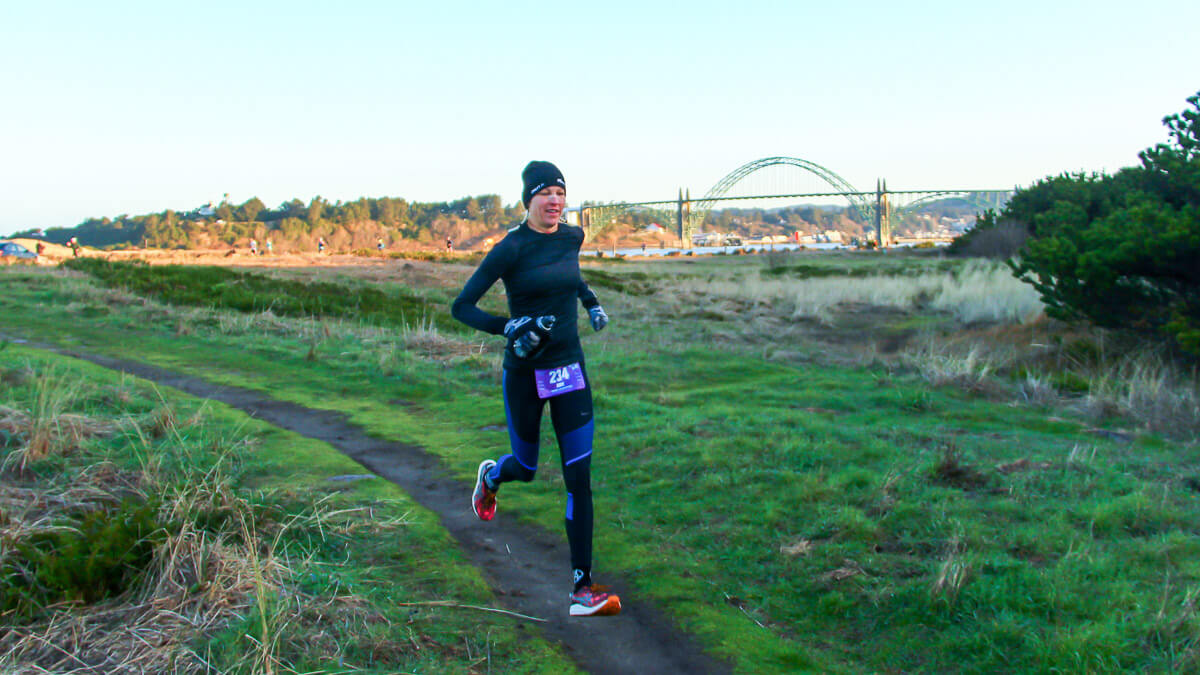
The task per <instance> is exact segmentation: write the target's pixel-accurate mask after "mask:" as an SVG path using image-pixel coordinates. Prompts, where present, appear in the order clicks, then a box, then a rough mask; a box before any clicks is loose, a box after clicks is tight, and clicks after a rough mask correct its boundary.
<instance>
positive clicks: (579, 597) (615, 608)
mask: <svg viewBox="0 0 1200 675" xmlns="http://www.w3.org/2000/svg"><path fill="white" fill-rule="evenodd" d="M620 613H621V598H619V597H617V596H616V595H615V594H613V593H609V592H608V586H600V585H597V584H592V585H591V586H584V587H582V588H580V589H579V590H577V591H575V592H574V593H572V594H571V616H613V615H615V614H620Z"/></svg>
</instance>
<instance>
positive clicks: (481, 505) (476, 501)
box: [471, 459, 496, 520]
mask: <svg viewBox="0 0 1200 675" xmlns="http://www.w3.org/2000/svg"><path fill="white" fill-rule="evenodd" d="M494 466H496V462H495V461H494V460H490V459H485V460H483V461H482V462H480V463H479V472H478V473H476V474H475V491H474V492H472V493H471V510H472V511H474V512H475V515H477V516H479V519H480V520H491V519H492V518H495V517H496V491H495V490H490V489H488V486H487V481H485V480H484V479H483V477H484V476H485V475H487V473H488V472H489V471H491V470H492V467H494Z"/></svg>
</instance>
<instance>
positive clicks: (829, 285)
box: [676, 262, 1042, 325]
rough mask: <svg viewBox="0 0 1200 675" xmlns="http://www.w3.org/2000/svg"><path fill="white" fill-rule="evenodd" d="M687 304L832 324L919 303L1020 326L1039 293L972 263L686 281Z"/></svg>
mask: <svg viewBox="0 0 1200 675" xmlns="http://www.w3.org/2000/svg"><path fill="white" fill-rule="evenodd" d="M676 288H677V289H678V290H679V291H680V292H682V293H684V294H685V295H686V297H687V298H688V302H690V303H693V304H697V305H708V304H710V303H719V302H722V301H726V302H733V303H737V304H740V305H742V306H745V307H749V308H764V309H767V310H769V311H770V312H771V313H773V314H776V315H783V316H789V317H790V318H792V319H815V320H817V321H820V322H822V323H826V324H829V325H832V324H833V323H834V321H835V318H836V310H837V309H838V308H839V307H845V306H850V305H865V306H871V307H888V308H895V309H902V310H908V309H914V308H918V307H920V306H923V305H928V306H929V307H931V308H933V309H936V310H939V311H943V312H947V313H949V314H952V315H953V316H955V317H956V318H957V319H958V320H960V321H962V322H964V323H973V322H981V321H988V322H1008V323H1012V322H1024V321H1028V320H1031V319H1032V318H1034V317H1036V316H1037V315H1038V314H1040V313H1041V310H1042V305H1041V301H1040V300H1039V298H1038V295H1037V292H1036V291H1034V290H1033V288H1032V287H1030V286H1029V285H1028V284H1025V283H1023V282H1021V281H1019V280H1017V279H1015V278H1014V277H1013V276H1012V273H1011V272H1010V271H1009V270H1008V268H1007V267H1004V266H1003V265H999V264H996V263H991V262H972V263H970V264H968V265H966V266H965V267H964V268H963V269H962V270H960V271H959V273H958V274H950V273H948V272H927V273H924V274H920V275H916V276H876V277H862V278H858V277H822V278H811V279H786V278H785V279H742V278H716V277H714V278H710V279H698V278H692V279H685V280H682V281H680V282H678V284H677V285H676Z"/></svg>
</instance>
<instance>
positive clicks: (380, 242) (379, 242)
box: [375, 237, 383, 253]
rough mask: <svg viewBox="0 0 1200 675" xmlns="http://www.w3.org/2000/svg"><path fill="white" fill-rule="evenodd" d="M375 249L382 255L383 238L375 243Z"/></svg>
mask: <svg viewBox="0 0 1200 675" xmlns="http://www.w3.org/2000/svg"><path fill="white" fill-rule="evenodd" d="M375 248H377V249H379V252H380V253H383V237H380V238H379V241H377V242H375Z"/></svg>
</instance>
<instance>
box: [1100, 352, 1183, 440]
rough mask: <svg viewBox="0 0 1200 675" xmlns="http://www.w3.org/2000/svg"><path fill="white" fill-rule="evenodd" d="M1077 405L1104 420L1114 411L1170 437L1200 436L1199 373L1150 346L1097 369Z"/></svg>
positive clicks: (1150, 429) (1145, 427) (1149, 429)
mask: <svg viewBox="0 0 1200 675" xmlns="http://www.w3.org/2000/svg"><path fill="white" fill-rule="evenodd" d="M1080 407H1081V409H1082V410H1083V411H1084V412H1086V413H1089V414H1091V415H1092V416H1093V417H1095V418H1102V417H1104V416H1106V415H1107V414H1108V413H1111V412H1112V411H1113V410H1114V409H1115V410H1116V411H1118V412H1119V413H1120V414H1123V415H1125V416H1127V417H1129V418H1131V419H1134V420H1136V421H1137V422H1138V423H1140V424H1141V425H1142V427H1143V428H1144V429H1145V430H1147V431H1152V432H1159V433H1166V434H1168V435H1170V436H1174V437H1190V438H1191V439H1192V440H1196V438H1197V436H1198V435H1200V377H1198V376H1197V373H1196V372H1195V371H1194V370H1193V371H1191V372H1188V371H1184V370H1183V369H1182V368H1181V367H1180V366H1179V365H1178V364H1176V363H1173V362H1171V361H1170V360H1168V359H1167V358H1165V357H1164V356H1163V354H1162V353H1161V351H1158V350H1156V349H1152V348H1146V349H1142V350H1138V351H1135V352H1132V353H1129V354H1126V355H1123V356H1122V357H1120V358H1118V359H1117V360H1116V361H1115V362H1114V363H1111V364H1106V365H1103V366H1101V367H1100V368H1099V369H1097V370H1096V371H1095V372H1094V373H1093V374H1092V376H1091V378H1090V381H1089V387H1088V393H1087V396H1086V397H1085V398H1084V400H1083V402H1082V404H1081V405H1080Z"/></svg>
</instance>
